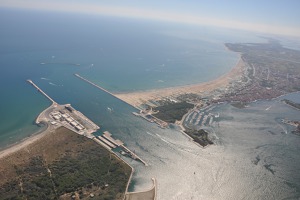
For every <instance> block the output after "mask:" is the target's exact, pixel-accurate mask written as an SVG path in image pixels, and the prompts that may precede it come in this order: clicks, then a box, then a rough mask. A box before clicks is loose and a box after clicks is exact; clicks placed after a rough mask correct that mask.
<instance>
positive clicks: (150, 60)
mask: <svg viewBox="0 0 300 200" xmlns="http://www.w3.org/2000/svg"><path fill="white" fill-rule="evenodd" d="M146 22H147V23H145V22H144V21H139V20H133V19H120V18H113V17H110V18H108V17H101V16H86V15H75V14H62V13H45V12H38V11H22V10H9V9H7V10H6V9H2V10H1V12H0V25H1V27H5V28H4V29H2V30H1V32H0V47H1V48H0V69H1V74H0V91H1V104H0V113H1V115H0V116H1V117H0V148H3V147H5V146H6V145H7V144H12V143H14V142H16V141H19V140H20V139H21V138H24V137H27V136H28V135H30V134H32V133H33V132H35V131H37V130H38V129H39V127H37V126H35V125H34V120H35V117H36V116H37V115H38V114H39V113H40V112H41V111H42V110H43V109H45V108H46V107H47V106H48V105H49V102H48V101H47V100H46V99H45V98H44V97H42V96H41V95H39V94H37V93H36V92H35V89H33V88H32V87H30V86H29V85H28V84H27V83H26V82H25V80H26V79H32V80H33V81H35V82H36V83H37V84H38V85H39V86H40V87H41V88H42V89H43V90H45V92H46V93H48V94H49V95H50V96H51V97H53V98H54V99H55V100H56V101H57V102H59V103H74V104H75V105H74V106H75V107H76V106H78V107H80V105H81V104H80V103H81V102H82V99H83V98H90V97H89V96H88V95H84V92H88V90H92V89H90V88H88V87H85V86H84V87H83V86H82V85H83V84H82V83H81V82H80V81H79V80H76V79H74V77H73V73H80V74H81V75H83V76H86V77H87V78H88V79H90V80H92V81H94V82H96V83H98V84H99V85H101V86H103V87H104V88H106V89H108V90H111V91H113V92H127V91H136V90H146V89H153V88H163V87H170V86H178V85H186V84H192V83H199V82H204V81H208V80H212V79H214V78H216V77H218V76H220V75H222V74H224V73H226V72H228V71H229V70H230V69H231V68H232V67H233V66H234V65H235V63H236V62H237V59H238V55H237V54H236V53H233V52H229V51H227V50H226V49H225V48H224V45H223V43H224V42H230V41H238V40H244V39H245V37H246V38H248V41H259V40H260V39H259V38H257V37H255V36H250V35H249V34H248V35H247V34H245V36H243V37H236V36H233V35H231V34H232V32H231V31H228V30H227V31H226V30H221V31H220V30H213V29H208V28H205V27H199V28H195V27H192V26H186V25H185V26H184V25H181V26H179V25H176V24H162V23H158V22H152V21H146ZM40 63H47V64H45V65H41V64H40ZM49 63H50V64H49ZM72 64H80V66H77V65H72ZM74 87H78V88H80V90H76V89H75V90H76V91H75V92H74V91H73V89H72V88H74ZM101 99H102V101H105V100H104V99H103V98H101ZM84 107H85V109H89V108H91V109H92V110H93V105H89V104H86V105H85V106H84ZM104 108H106V107H104ZM82 111H85V110H82ZM101 119H103V120H104V121H105V119H106V118H105V117H102V118H101ZM101 123H104V122H103V121H101ZM104 124H105V123H104Z"/></svg>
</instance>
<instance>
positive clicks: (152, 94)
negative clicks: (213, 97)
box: [114, 55, 246, 108]
mask: <svg viewBox="0 0 300 200" xmlns="http://www.w3.org/2000/svg"><path fill="white" fill-rule="evenodd" d="M245 66H246V63H245V61H244V60H243V59H242V57H241V55H240V57H239V59H238V61H237V63H236V64H235V66H234V67H233V68H232V69H231V70H230V71H229V72H228V73H226V74H223V75H221V76H220V77H218V78H217V79H214V80H211V81H207V82H203V83H198V84H191V85H184V86H177V87H168V88H162V89H151V90H146V91H138V92H125V93H114V96H116V97H117V98H119V99H121V100H122V101H125V102H126V103H128V104H130V105H132V106H133V107H135V108H138V107H140V105H141V104H143V103H145V102H148V101H149V100H158V99H162V98H165V97H171V96H179V95H181V94H187V93H199V94H201V93H205V92H211V91H213V90H216V89H220V88H222V87H226V86H228V84H229V83H230V82H231V81H232V80H235V79H237V78H238V77H240V76H241V75H242V73H243V68H244V67H245Z"/></svg>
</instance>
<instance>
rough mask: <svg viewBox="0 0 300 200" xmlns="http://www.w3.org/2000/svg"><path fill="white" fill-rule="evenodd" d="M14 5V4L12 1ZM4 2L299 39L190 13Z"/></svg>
mask: <svg viewBox="0 0 300 200" xmlns="http://www.w3.org/2000/svg"><path fill="white" fill-rule="evenodd" d="M16 1H17V2H18V3H17V4H16V3H14V2H16ZM16 1H14V2H11V1H7V0H6V1H4V2H2V5H0V7H6V8H19V9H26V10H47V11H58V12H71V13H83V14H94V15H106V16H115V17H127V18H139V19H140V18H142V19H148V20H155V21H168V22H174V23H181V24H193V25H204V26H213V27H221V28H230V29H238V30H245V31H252V32H260V33H267V34H273V35H274V34H277V35H286V36H293V37H298V38H299V37H300V29H299V28H294V27H287V26H274V25H268V24H260V23H249V22H242V21H238V20H226V19H218V18H207V17H201V16H193V15H190V14H180V13H175V12H164V11H150V10H146V9H140V8H129V7H116V6H101V5H84V4H78V3H75V4H74V3H72V4H67V3H63V2H61V3H57V2H51V3H48V2H47V3H45V2H42V3H40V2H36V1H35V3H34V4H30V3H29V2H27V1H26V3H25V2H23V1H18V0H16Z"/></svg>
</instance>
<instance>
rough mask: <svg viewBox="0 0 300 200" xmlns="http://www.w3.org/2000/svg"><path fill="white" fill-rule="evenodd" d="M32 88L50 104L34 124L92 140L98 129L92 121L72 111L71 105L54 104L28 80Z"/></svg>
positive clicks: (74, 110)
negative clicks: (44, 124)
mask: <svg viewBox="0 0 300 200" xmlns="http://www.w3.org/2000/svg"><path fill="white" fill-rule="evenodd" d="M27 82H29V83H30V84H31V85H32V86H33V87H35V88H36V89H37V90H38V91H39V92H40V93H41V94H42V95H44V96H45V97H46V98H47V99H49V100H50V101H51V102H52V105H51V106H49V107H48V108H47V109H45V110H44V111H43V112H41V113H40V114H39V116H38V117H37V118H36V121H35V122H36V123H37V124H40V123H41V122H45V123H46V124H48V126H49V127H50V128H51V129H56V128H58V127H60V126H64V127H65V128H67V129H69V130H71V131H73V132H75V133H77V134H80V135H84V136H85V137H87V138H90V139H93V138H94V137H95V136H94V135H93V134H92V133H94V132H96V131H97V130H98V129H100V127H99V126H98V125H97V124H95V123H94V122H93V121H92V120H90V119H89V118H87V117H86V116H85V115H84V114H82V113H81V112H79V111H77V110H76V109H74V108H73V107H72V106H71V104H65V105H60V104H58V103H56V102H55V101H54V100H53V99H52V98H51V97H50V96H49V95H47V94H46V93H45V92H44V91H43V90H42V89H41V88H39V87H38V86H37V85H36V84H35V83H34V82H33V81H32V80H30V79H28V80H27Z"/></svg>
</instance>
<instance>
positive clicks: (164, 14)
mask: <svg viewBox="0 0 300 200" xmlns="http://www.w3.org/2000/svg"><path fill="white" fill-rule="evenodd" d="M0 7H18V8H24V9H38V10H56V11H62V12H81V13H90V14H102V15H112V16H120V17H134V18H145V19H152V20H160V21H173V22H180V23H191V24H196V25H212V26H218V27H227V28H236V29H243V30H251V31H259V32H264V33H273V34H284V35H291V36H297V37H300V20H299V19H300V11H299V8H300V0H185V1H183V0H151V1H142V0H115V1H112V0H102V1H100V0H85V1H83V0H72V1H71V0H26V1H25V0H1V2H0Z"/></svg>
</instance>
